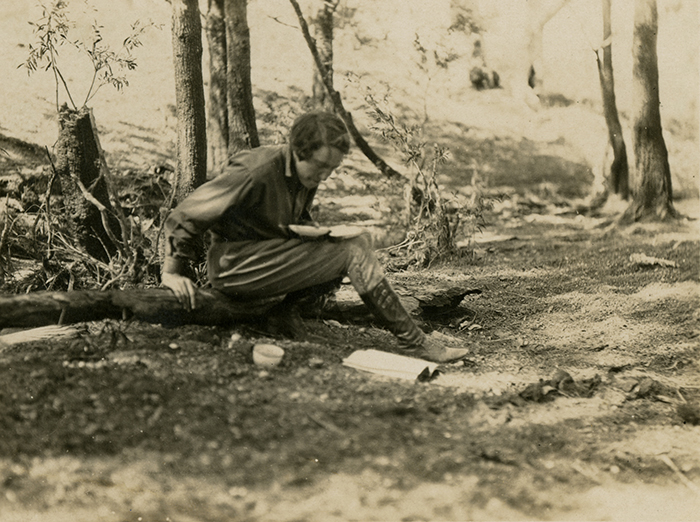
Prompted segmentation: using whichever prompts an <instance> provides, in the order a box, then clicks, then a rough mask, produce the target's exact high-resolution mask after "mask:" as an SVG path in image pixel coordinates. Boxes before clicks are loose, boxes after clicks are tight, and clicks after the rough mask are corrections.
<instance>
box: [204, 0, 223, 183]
mask: <svg viewBox="0 0 700 522" xmlns="http://www.w3.org/2000/svg"><path fill="white" fill-rule="evenodd" d="M206 33H207V42H208V47H209V105H208V115H207V143H208V145H209V150H208V156H207V157H208V161H209V166H210V167H211V169H212V170H214V171H218V170H219V169H220V168H221V166H222V165H224V164H225V163H226V159H227V157H228V109H227V104H228V102H227V96H226V62H227V60H226V23H225V21H224V0H209V7H208V10H207V21H206Z"/></svg>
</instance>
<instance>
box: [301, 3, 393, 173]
mask: <svg viewBox="0 0 700 522" xmlns="http://www.w3.org/2000/svg"><path fill="white" fill-rule="evenodd" d="M289 2H290V3H291V4H292V7H293V8H294V11H295V12H296V14H297V19H298V20H299V26H300V27H301V33H302V34H303V35H304V39H305V40H306V45H307V46H308V47H309V51H311V56H312V57H313V59H314V62H315V64H316V67H317V69H318V70H319V72H320V73H321V78H324V79H325V78H326V77H327V76H328V75H327V74H324V72H325V67H324V65H323V61H322V60H321V56H320V55H319V53H318V49H317V48H316V44H315V43H314V39H313V38H312V37H311V33H310V32H309V25H308V24H307V23H306V19H305V18H304V14H303V13H302V12H301V8H300V7H299V2H297V1H296V0H289ZM325 86H326V90H327V91H328V94H329V96H330V97H331V100H333V107H334V109H335V112H336V113H337V114H338V116H340V117H341V118H342V119H343V121H344V122H345V125H346V126H347V128H348V132H350V135H351V136H352V138H353V140H354V141H355V143H356V144H357V147H358V148H359V149H360V150H361V151H362V153H363V154H364V155H365V156H366V157H367V159H368V160H370V161H371V162H372V163H373V164H374V166H375V167H377V169H379V171H380V172H381V173H382V174H384V175H385V176H387V177H389V178H391V177H400V176H401V174H399V173H398V172H397V171H396V170H394V169H393V168H391V166H389V165H388V164H387V163H386V162H385V161H384V160H383V159H382V158H381V157H380V156H379V155H378V154H377V153H376V152H374V149H372V147H370V145H369V143H367V141H366V140H365V139H364V137H362V134H360V131H359V130H357V127H356V126H355V122H353V120H352V115H351V114H350V113H349V112H348V111H347V110H345V107H344V106H343V101H342V99H341V98H340V94H339V93H338V91H336V90H335V89H334V88H333V86H332V85H328V84H327V83H326V84H325Z"/></svg>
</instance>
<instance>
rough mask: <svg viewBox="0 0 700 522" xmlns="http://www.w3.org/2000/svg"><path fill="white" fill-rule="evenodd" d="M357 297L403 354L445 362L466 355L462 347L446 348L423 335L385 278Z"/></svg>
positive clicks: (466, 351)
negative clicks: (390, 334)
mask: <svg viewBox="0 0 700 522" xmlns="http://www.w3.org/2000/svg"><path fill="white" fill-rule="evenodd" d="M360 297H361V298H362V301H363V302H364V303H365V305H367V308H369V310H370V311H371V312H372V314H373V315H374V316H375V317H376V318H377V319H379V321H380V322H381V323H382V326H384V327H385V328H386V329H387V330H389V331H390V332H391V333H393V334H394V335H395V336H396V337H397V338H398V339H399V342H400V343H401V344H402V345H403V346H404V350H405V351H406V352H407V354H409V355H415V356H417V357H421V358H424V359H428V360H430V361H434V362H437V363H446V362H450V361H456V360H459V359H461V358H463V357H464V356H465V355H467V354H468V353H469V350H466V349H463V348H448V347H446V346H444V345H443V344H442V343H440V342H439V341H438V342H436V341H435V340H434V339H433V338H432V337H431V336H426V335H425V333H424V332H423V331H422V330H421V329H420V328H418V326H417V325H416V323H415V322H414V321H413V319H412V318H411V316H410V315H409V314H408V312H407V311H406V309H405V308H404V307H403V305H402V304H401V301H400V300H399V296H398V295H396V292H394V289H393V288H392V287H391V285H390V284H389V281H387V280H386V278H384V279H382V280H381V281H380V282H379V284H378V285H377V286H375V287H374V288H373V289H371V290H370V291H369V292H367V293H366V294H363V295H361V296H360Z"/></svg>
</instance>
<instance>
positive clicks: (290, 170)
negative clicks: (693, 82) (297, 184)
mask: <svg viewBox="0 0 700 522" xmlns="http://www.w3.org/2000/svg"><path fill="white" fill-rule="evenodd" d="M293 157H294V156H293V154H292V146H291V145H287V147H286V148H285V149H284V176H285V177H286V178H291V179H297V176H296V171H295V170H294V165H293V164H292V158H293Z"/></svg>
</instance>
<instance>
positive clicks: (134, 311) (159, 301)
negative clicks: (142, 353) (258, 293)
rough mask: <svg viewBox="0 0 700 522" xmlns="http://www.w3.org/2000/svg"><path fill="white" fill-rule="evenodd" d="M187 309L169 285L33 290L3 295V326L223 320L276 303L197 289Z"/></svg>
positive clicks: (237, 318) (242, 316)
mask: <svg viewBox="0 0 700 522" xmlns="http://www.w3.org/2000/svg"><path fill="white" fill-rule="evenodd" d="M197 303H198V306H197V308H196V309H195V310H193V311H191V312H188V311H186V310H185V309H184V308H183V307H182V305H181V304H180V303H179V302H178V301H177V299H176V298H175V295H174V294H173V293H172V292H171V291H170V290H168V289H166V288H150V289H139V290H109V291H105V292H102V291H99V290H82V291H73V292H34V293H29V294H23V295H16V296H10V297H0V328H7V327H26V326H44V325H49V324H72V323H78V322H85V321H97V320H102V319H139V320H142V321H145V322H150V323H162V324H172V325H182V324H203V325H225V324H231V323H233V322H236V321H240V320H242V319H245V318H251V317H255V316H259V315H262V314H264V313H265V311H267V310H268V309H269V308H270V307H271V306H272V305H273V304H274V303H270V302H264V301H260V302H258V301H255V302H236V301H232V300H231V299H229V298H228V297H226V296H225V295H223V294H221V293H220V292H217V291H215V290H209V289H207V290H202V289H200V290H198V291H197Z"/></svg>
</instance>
